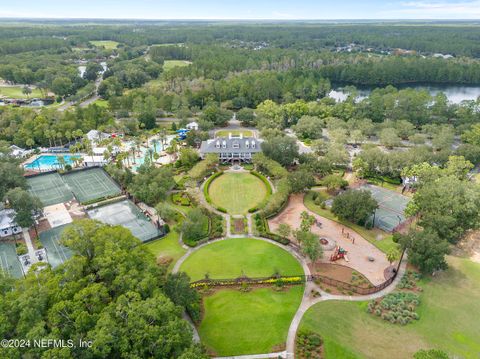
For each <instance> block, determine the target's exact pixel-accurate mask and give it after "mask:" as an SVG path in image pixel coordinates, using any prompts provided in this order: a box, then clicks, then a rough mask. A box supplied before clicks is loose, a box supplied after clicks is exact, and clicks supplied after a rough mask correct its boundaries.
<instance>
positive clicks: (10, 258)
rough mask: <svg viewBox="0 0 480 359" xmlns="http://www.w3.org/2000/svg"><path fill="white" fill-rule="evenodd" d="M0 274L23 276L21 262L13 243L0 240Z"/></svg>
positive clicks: (15, 276) (14, 276)
mask: <svg viewBox="0 0 480 359" xmlns="http://www.w3.org/2000/svg"><path fill="white" fill-rule="evenodd" d="M0 275H6V276H11V277H13V278H21V277H23V271H22V264H21V263H20V261H19V260H18V257H17V251H16V250H15V244H13V243H7V242H0Z"/></svg>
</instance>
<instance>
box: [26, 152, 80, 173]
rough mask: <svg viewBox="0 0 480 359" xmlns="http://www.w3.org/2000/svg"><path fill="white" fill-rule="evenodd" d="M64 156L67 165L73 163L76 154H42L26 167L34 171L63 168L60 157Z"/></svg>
mask: <svg viewBox="0 0 480 359" xmlns="http://www.w3.org/2000/svg"><path fill="white" fill-rule="evenodd" d="M59 157H63V158H64V160H65V164H66V165H71V166H72V165H73V163H74V162H73V159H72V158H75V157H79V156H74V155H41V156H39V157H37V158H36V159H35V161H32V162H30V163H29V164H26V165H25V166H24V167H25V169H27V170H32V171H51V170H56V169H60V168H62V166H61V165H60V163H59V162H58V158H59Z"/></svg>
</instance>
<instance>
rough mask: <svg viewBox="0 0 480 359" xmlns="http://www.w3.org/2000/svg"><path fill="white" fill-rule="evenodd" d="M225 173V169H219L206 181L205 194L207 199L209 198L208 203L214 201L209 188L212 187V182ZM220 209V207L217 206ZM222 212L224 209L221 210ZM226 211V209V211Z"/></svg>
mask: <svg viewBox="0 0 480 359" xmlns="http://www.w3.org/2000/svg"><path fill="white" fill-rule="evenodd" d="M222 174H223V171H219V172H216V173H214V174H213V175H211V176H210V177H209V178H208V179H207V180H206V181H205V184H204V185H203V195H204V196H205V199H206V200H207V202H208V203H210V204H211V203H212V199H211V198H210V194H209V193H208V188H209V187H210V184H211V183H212V181H213V180H214V179H215V178H217V177H219V176H221V175H222ZM217 209H218V208H217ZM218 210H219V209H218ZM219 211H220V210H219ZM220 212H222V211H220ZM225 213H226V211H225Z"/></svg>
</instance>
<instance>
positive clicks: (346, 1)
mask: <svg viewBox="0 0 480 359" xmlns="http://www.w3.org/2000/svg"><path fill="white" fill-rule="evenodd" d="M0 17H14V18H18V17H21V18H22V17H27V18H104V19H107V18H109V19H208V20H210V19H228V20H232V19H235V20H240V19H249V20H258V19H275V20H296V19H297V20H307V19H316V20H334V19H480V0H419V1H409V0H403V1H399V0H134V1H132V0H80V1H79V0H20V1H11V0H0Z"/></svg>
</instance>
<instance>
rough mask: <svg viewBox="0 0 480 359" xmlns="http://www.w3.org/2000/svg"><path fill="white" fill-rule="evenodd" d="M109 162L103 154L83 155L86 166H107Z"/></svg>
mask: <svg viewBox="0 0 480 359" xmlns="http://www.w3.org/2000/svg"><path fill="white" fill-rule="evenodd" d="M107 163H108V160H106V159H105V158H103V156H83V166H84V167H95V166H105V165H106V164H107Z"/></svg>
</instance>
